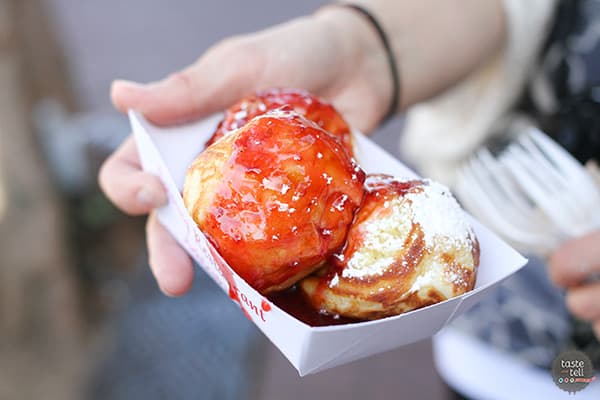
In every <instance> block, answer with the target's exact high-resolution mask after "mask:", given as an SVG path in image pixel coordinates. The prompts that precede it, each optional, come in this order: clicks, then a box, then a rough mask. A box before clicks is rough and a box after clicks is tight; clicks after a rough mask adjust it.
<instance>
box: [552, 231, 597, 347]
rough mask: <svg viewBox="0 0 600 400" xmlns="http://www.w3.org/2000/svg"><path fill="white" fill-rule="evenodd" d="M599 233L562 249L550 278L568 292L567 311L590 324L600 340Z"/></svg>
mask: <svg viewBox="0 0 600 400" xmlns="http://www.w3.org/2000/svg"><path fill="white" fill-rule="evenodd" d="M593 275H595V276H599V275H600V231H597V232H594V233H591V234H589V235H586V236H584V237H581V238H578V239H574V240H572V241H569V242H567V243H565V244H564V245H562V246H561V247H560V248H559V249H558V250H556V251H555V252H554V254H553V255H552V257H551V259H550V278H551V279H552V280H553V281H554V282H555V283H556V284H557V285H559V286H561V287H564V288H566V289H567V299H566V301H567V307H568V308H569V310H570V311H571V312H572V313H573V315H575V316H576V317H578V318H581V319H583V320H586V321H590V322H591V323H592V325H593V327H594V332H595V334H596V337H597V338H598V339H599V340H600V280H598V281H595V282H593V281H592V282H586V279H589V278H590V277H592V276H593Z"/></svg>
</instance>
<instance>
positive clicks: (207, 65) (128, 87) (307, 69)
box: [99, 7, 391, 296]
mask: <svg viewBox="0 0 600 400" xmlns="http://www.w3.org/2000/svg"><path fill="white" fill-rule="evenodd" d="M390 80H391V77H390V76H389V71H388V66H387V64H386V60H385V54H384V53H383V49H382V47H381V45H380V43H379V42H378V38H377V36H376V35H375V33H374V32H373V31H372V30H371V27H370V26H369V25H368V23H367V22H366V21H365V20H364V19H363V18H362V17H361V16H359V15H357V14H355V13H354V12H353V11H351V10H346V9H344V8H341V7H330V8H325V9H323V10H322V11H320V12H319V13H317V14H316V15H315V16H312V17H306V18H301V19H297V20H294V21H291V22H289V23H286V24H283V25H279V26H276V27H274V28H271V29H268V30H266V31H262V32H259V33H256V34H251V35H246V36H240V37H236V38H232V39H228V40H225V41H223V42H221V43H219V44H217V45H216V46H214V47H213V48H211V49H210V50H208V51H207V52H206V53H205V54H204V55H203V56H202V57H201V58H200V59H199V60H198V61H197V62H196V63H194V64H192V65H191V66H189V67H187V68H185V69H184V70H182V71H180V72H177V73H175V74H173V75H170V76H169V77H167V78H166V79H164V80H162V81H160V82H154V83H150V84H146V85H140V84H135V83H132V82H125V81H116V82H114V83H113V86H112V90H111V96H112V100H113V103H114V104H115V106H116V107H117V108H118V109H119V110H121V111H126V110H127V109H130V108H132V109H136V110H138V111H140V112H141V113H142V114H144V115H145V116H146V118H148V119H149V120H151V121H152V122H154V123H156V124H160V125H168V124H176V123H182V122H186V121H190V120H194V119H197V118H201V117H203V116H206V115H209V114H211V113H213V112H216V111H219V110H222V109H224V108H226V107H228V106H229V105H231V104H232V103H234V102H235V101H236V100H238V99H239V98H241V97H242V96H244V95H247V94H249V93H251V92H253V91H255V90H256V89H262V88H269V87H297V88H303V89H306V90H309V91H311V92H313V93H316V94H319V95H321V96H323V97H324V98H326V99H328V100H329V101H331V102H332V103H333V104H334V105H335V106H336V107H337V108H338V110H339V111H340V112H341V113H342V114H343V115H344V117H346V119H347V120H348V121H349V123H350V124H351V125H353V126H355V127H357V128H358V129H361V130H363V131H364V132H369V131H370V130H372V129H373V128H374V127H375V126H376V125H377V124H378V122H379V120H380V119H381V118H382V117H383V114H384V113H385V112H386V111H387V108H388V102H389V101H390V100H389V99H390V97H391V84H390ZM99 180H100V186H101V187H102V189H103V190H104V192H105V193H106V195H107V196H108V198H109V199H110V200H111V201H112V202H113V203H115V204H116V205H117V207H119V208H120V209H121V210H123V211H124V212H126V213H128V214H131V215H143V214H147V213H150V217H149V218H148V223H147V244H148V252H149V263H150V267H151V269H152V272H153V274H154V276H155V278H156V280H157V281H158V284H159V286H160V288H161V290H162V291H163V292H164V293H165V294H167V295H171V296H178V295H181V294H183V293H185V292H187V290H189V288H190V287H191V283H192V279H193V268H192V262H191V260H190V258H189V257H188V255H187V254H186V253H185V251H184V250H183V249H182V248H180V247H179V246H178V245H177V243H176V242H175V240H174V239H173V238H172V237H171V236H170V235H169V233H168V232H167V231H166V230H165V228H164V227H162V226H161V224H160V223H159V222H158V221H157V219H156V218H155V217H154V214H153V213H152V210H153V209H154V208H156V207H159V206H161V205H163V204H165V203H166V201H167V199H166V194H165V191H164V188H163V186H162V184H161V182H160V181H159V179H158V178H157V177H155V176H153V175H151V174H147V173H145V172H143V171H142V170H141V167H140V162H139V159H138V154H137V150H136V147H135V142H134V141H133V139H132V138H131V137H129V138H128V139H127V140H126V141H125V142H124V143H123V144H122V145H121V147H120V148H119V149H118V150H117V151H116V152H115V153H113V154H112V155H111V156H110V157H109V158H108V159H107V160H106V162H105V163H104V165H103V166H102V168H101V171H100V177H99Z"/></svg>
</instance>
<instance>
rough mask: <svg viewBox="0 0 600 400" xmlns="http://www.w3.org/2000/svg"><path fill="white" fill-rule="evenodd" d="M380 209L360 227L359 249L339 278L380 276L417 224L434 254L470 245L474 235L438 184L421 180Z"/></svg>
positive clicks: (418, 283)
mask: <svg viewBox="0 0 600 400" xmlns="http://www.w3.org/2000/svg"><path fill="white" fill-rule="evenodd" d="M383 208H384V209H385V211H386V212H385V213H384V214H383V215H381V214H374V218H371V219H370V220H367V221H364V222H363V223H362V224H361V226H360V227H359V229H361V231H362V232H361V233H362V236H363V243H362V246H360V248H358V249H357V251H355V252H354V253H353V254H352V256H351V258H350V259H349V260H348V262H347V264H346V266H345V268H344V269H343V270H342V277H345V278H364V277H368V276H378V275H381V274H383V273H384V272H385V271H386V270H387V269H388V268H389V267H390V266H391V265H392V264H394V263H396V262H397V258H398V257H399V255H400V254H401V253H402V250H403V246H404V244H405V243H406V240H407V238H408V235H409V234H410V231H411V228H412V225H413V224H419V225H420V227H421V230H422V232H423V235H424V241H425V247H426V248H428V249H433V248H434V247H437V250H436V251H444V250H450V251H451V250H452V249H458V248H470V247H471V246H472V240H471V238H472V237H473V233H472V229H471V227H470V225H469V223H468V221H467V219H466V216H465V215H464V212H463V210H462V209H461V208H460V205H459V204H458V202H457V201H456V200H455V199H454V197H453V196H452V195H451V194H450V191H449V190H448V189H447V188H446V187H445V186H443V185H441V184H439V183H436V182H433V181H430V180H424V181H423V184H422V185H420V186H418V187H417V188H416V190H411V191H410V192H409V193H407V194H406V195H405V196H404V197H396V198H393V199H391V200H387V201H385V203H384V207H383ZM440 246H441V248H440ZM427 273H430V271H428V272H427ZM427 273H426V274H427ZM440 275H441V273H440ZM426 276H428V275H423V276H420V277H418V278H417V281H415V285H417V286H416V287H420V285H424V284H425V283H424V281H423V279H425V277H426ZM419 279H420V280H419ZM416 290H418V289H416Z"/></svg>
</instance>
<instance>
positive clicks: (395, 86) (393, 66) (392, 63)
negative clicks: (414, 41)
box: [339, 3, 400, 122]
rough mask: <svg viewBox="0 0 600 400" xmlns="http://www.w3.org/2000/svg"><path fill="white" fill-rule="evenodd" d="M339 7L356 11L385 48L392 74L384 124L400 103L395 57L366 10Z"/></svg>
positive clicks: (385, 36) (373, 19)
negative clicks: (388, 104)
mask: <svg viewBox="0 0 600 400" xmlns="http://www.w3.org/2000/svg"><path fill="white" fill-rule="evenodd" d="M339 5H340V6H343V7H348V8H351V9H353V10H356V11H358V12H359V13H360V14H361V15H363V16H364V17H365V18H366V19H367V20H368V21H369V22H370V23H371V25H372V26H373V27H374V28H375V30H376V31H377V34H378V35H379V38H380V39H381V42H382V44H383V47H384V48H385V54H386V56H387V60H388V64H389V66H390V71H391V73H392V90H393V92H392V101H391V103H390V108H389V110H388V112H387V113H386V114H385V117H384V118H383V122H386V121H387V120H389V119H390V118H392V117H393V116H394V115H395V114H396V110H397V109H398V103H399V102H400V75H399V74H398V64H397V63H396V57H394V53H393V52H392V47H391V46H390V42H389V40H388V37H387V35H386V34H385V31H384V30H383V28H382V27H381V25H380V24H379V22H378V21H377V19H376V18H375V17H374V16H373V14H371V12H370V11H368V10H367V9H365V8H363V7H361V6H359V5H356V4H348V3H342V4H339Z"/></svg>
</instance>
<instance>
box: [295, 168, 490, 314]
mask: <svg viewBox="0 0 600 400" xmlns="http://www.w3.org/2000/svg"><path fill="white" fill-rule="evenodd" d="M365 186H366V195H365V198H364V200H363V204H362V206H361V208H360V210H359V212H358V214H357V216H356V218H355V221H354V223H353V226H352V227H351V229H350V232H349V234H348V238H347V241H346V244H345V247H344V248H343V250H342V251H341V252H340V253H339V254H338V255H337V257H336V258H335V259H334V260H333V261H332V266H331V267H330V268H329V272H328V273H327V274H325V275H323V276H322V277H320V278H318V279H320V280H321V281H327V282H326V283H327V284H326V285H325V284H324V283H323V282H321V283H319V285H316V286H315V285H313V284H311V283H310V282H311V281H310V279H316V278H309V279H307V280H306V281H305V282H303V283H302V284H301V286H302V287H303V288H304V289H305V292H306V293H308V294H309V297H310V295H311V294H312V295H313V296H312V297H311V301H312V302H313V305H316V306H318V307H319V308H321V309H323V310H325V311H327V312H331V313H336V314H340V315H345V316H353V317H358V318H377V317H380V316H387V315H394V314H398V313H400V312H404V311H408V310H412V309H414V308H419V307H423V306H425V305H429V304H433V303H436V302H438V301H442V300H445V299H448V298H450V297H454V296H457V295H459V294H462V293H464V292H466V291H468V290H470V289H472V287H473V285H474V282H475V273H476V267H477V265H478V264H479V247H478V243H477V240H476V238H475V235H474V233H473V230H472V228H471V226H470V224H469V222H468V219H467V218H466V215H465V213H464V211H463V210H462V208H461V207H460V205H459V204H458V202H457V201H456V199H455V198H454V197H453V196H452V194H451V193H450V191H449V190H448V189H447V188H446V187H445V186H443V185H441V184H439V183H436V182H433V181H430V180H402V179H397V178H394V177H391V176H387V175H371V176H369V177H368V178H367V180H366V182H365ZM312 286H314V287H312ZM323 288H324V289H323ZM312 289H314V290H312Z"/></svg>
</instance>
